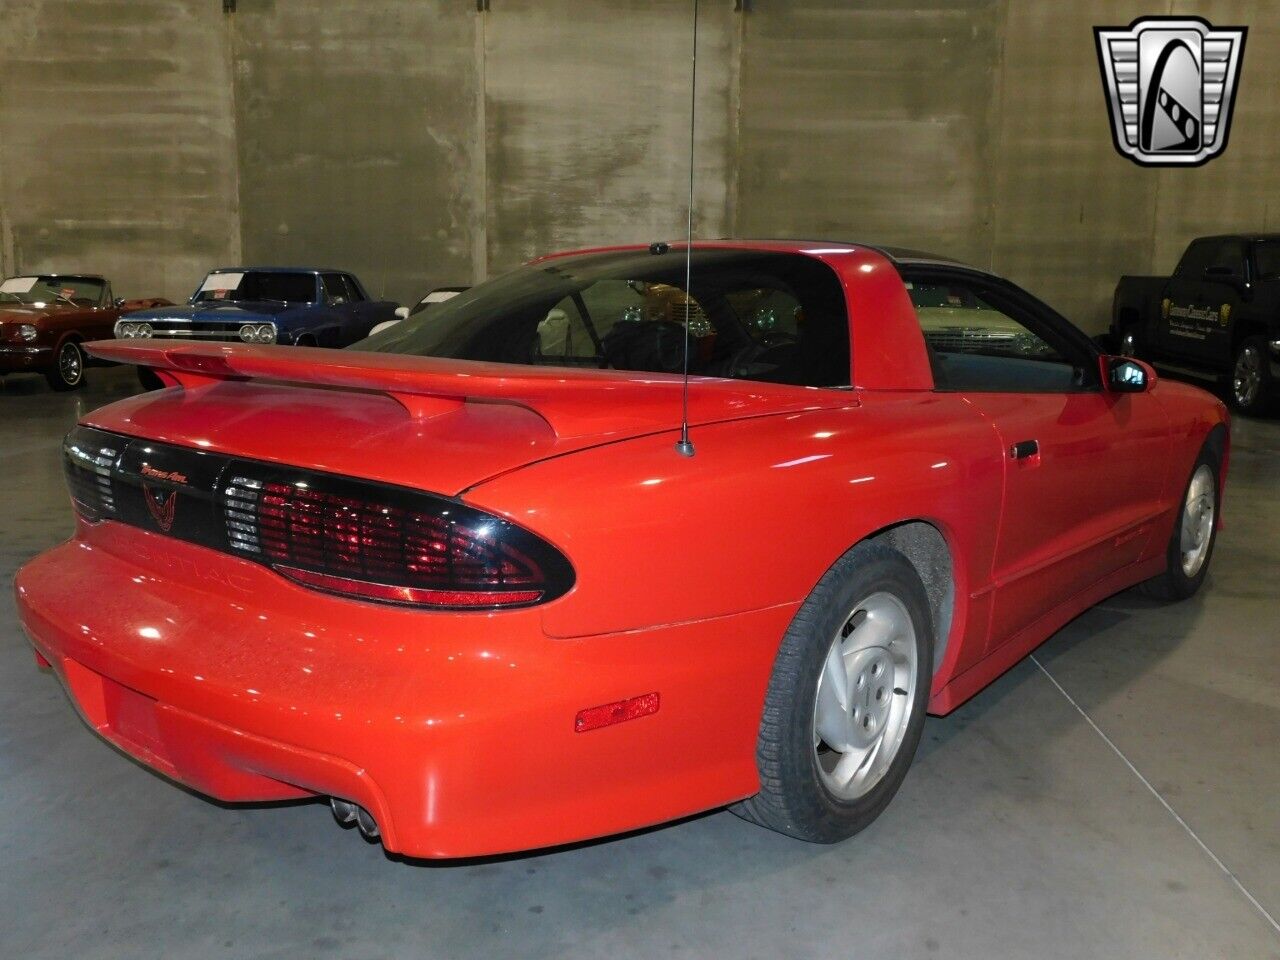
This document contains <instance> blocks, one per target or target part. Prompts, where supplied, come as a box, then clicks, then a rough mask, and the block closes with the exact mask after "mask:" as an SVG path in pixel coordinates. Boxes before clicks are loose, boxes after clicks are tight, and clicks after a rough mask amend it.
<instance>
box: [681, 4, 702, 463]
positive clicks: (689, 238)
mask: <svg viewBox="0 0 1280 960" xmlns="http://www.w3.org/2000/svg"><path fill="white" fill-rule="evenodd" d="M691 60H692V62H691V65H690V69H689V209H688V219H687V221H686V223H685V235H684V295H685V308H684V382H683V384H682V385H681V387H680V439H679V440H677V441H676V452H677V453H678V454H680V456H682V457H692V456H693V441H692V440H690V439H689V322H690V320H691V319H692V317H693V289H692V285H691V284H692V280H693V158H694V147H695V145H696V132H697V126H696V124H695V120H696V118H697V115H698V0H693V56H692V58H691Z"/></svg>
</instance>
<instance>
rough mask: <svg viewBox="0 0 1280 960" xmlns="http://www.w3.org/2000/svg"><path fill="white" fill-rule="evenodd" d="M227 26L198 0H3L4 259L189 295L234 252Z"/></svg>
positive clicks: (136, 290) (0, 253)
mask: <svg viewBox="0 0 1280 960" xmlns="http://www.w3.org/2000/svg"><path fill="white" fill-rule="evenodd" d="M224 31H225V28H224V25H223V23H222V12H221V8H220V6H219V5H218V4H215V3H210V2H209V0H181V2H175V0H129V2H128V3H87V2H70V0H0V261H2V262H0V266H2V267H3V269H4V271H5V272H6V273H13V272H15V271H17V270H19V269H20V270H46V271H52V270H62V271H65V272H72V271H77V270H80V271H86V272H91V273H102V274H106V275H107V276H108V277H110V278H111V279H112V280H113V281H114V284H115V290H116V293H117V295H121V296H145V295H151V294H163V295H166V296H169V297H171V298H174V299H185V298H186V297H187V296H188V295H189V294H190V293H191V291H192V289H194V287H195V285H196V283H197V281H198V280H199V278H200V277H202V276H203V275H204V271H205V270H206V269H207V268H208V266H209V265H210V264H211V263H217V262H226V261H235V260H238V259H239V256H240V225H239V216H238V209H239V192H238V189H237V186H236V162H235V133H234V124H233V120H232V112H231V77H230V71H229V68H228V51H227V48H226V39H225V32H224Z"/></svg>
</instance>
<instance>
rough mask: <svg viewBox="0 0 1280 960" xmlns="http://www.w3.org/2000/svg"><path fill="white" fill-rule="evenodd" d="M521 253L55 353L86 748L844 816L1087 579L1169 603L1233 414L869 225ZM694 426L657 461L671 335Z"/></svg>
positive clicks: (489, 815) (322, 788) (572, 829)
mask: <svg viewBox="0 0 1280 960" xmlns="http://www.w3.org/2000/svg"><path fill="white" fill-rule="evenodd" d="M689 257H690V264H689V266H690V269H691V276H692V282H691V283H690V284H688V287H687V288H686V284H685V269H686V263H685V258H686V251H685V249H684V247H683V246H682V245H679V244H675V245H671V246H668V245H667V244H654V245H653V246H652V247H626V248H610V249H600V250H591V251H584V252H577V253H569V254H563V255H558V256H553V257H548V258H544V259H541V260H538V261H535V262H533V263H531V264H528V265H526V266H524V267H521V268H519V269H517V270H515V271H514V272H512V273H509V274H506V275H505V276H502V277H499V278H497V279H494V280H492V281H489V282H487V283H483V284H481V285H479V286H476V287H473V288H472V289H470V290H468V291H466V292H465V293H463V294H461V295H459V296H458V297H455V298H454V299H452V300H450V301H449V302H448V303H444V304H440V305H439V306H437V307H435V308H433V309H432V310H431V311H429V312H427V313H425V314H423V315H421V316H420V317H417V318H410V319H409V320H406V321H403V322H401V323H399V324H397V325H395V326H394V327H392V328H390V329H388V330H387V331H385V332H383V333H380V334H378V335H377V336H375V337H373V338H371V339H369V340H366V341H362V342H361V343H360V344H358V345H357V349H349V350H346V351H342V352H337V351H328V350H313V349H305V348H287V349H283V348H278V347H268V346H256V345H239V344H236V345H231V344H193V343H190V342H185V341H163V340H153V341H144V342H121V341H113V342H106V343H97V344H91V345H90V346H89V350H90V351H91V352H92V353H95V354H97V355H98V356H99V357H102V358H104V359H107V360H114V361H118V362H123V363H134V364H140V365H144V366H147V367H150V368H152V369H154V370H155V371H156V372H157V373H158V374H159V375H160V377H161V378H163V379H164V381H165V382H166V383H167V384H168V385H169V386H168V389H165V390H161V391H159V392H155V393H148V394H144V395H142V396H137V397H133V398H131V399H127V400H123V401H120V402H117V403H114V404H112V405H110V406H107V407H104V408H103V409H101V410H97V411H95V412H93V413H91V414H89V415H88V416H86V417H85V419H84V420H83V422H82V423H81V424H80V425H79V426H78V427H76V428H75V429H74V430H73V431H72V432H71V433H70V435H68V437H67V439H66V443H65V447H64V453H65V463H66V474H67V479H68V483H69V486H70V490H71V497H72V501H73V503H74V507H75V511H76V514H77V517H78V522H77V529H76V532H75V535H74V537H73V538H72V539H71V540H69V541H68V542H66V543H64V544H63V545H61V546H59V547H56V548H54V549H53V550H50V551H49V552H47V553H45V554H43V555H41V556H40V557H37V558H36V559H35V560H33V561H31V563H29V564H28V565H27V566H26V567H25V568H23V570H22V571H21V572H20V573H19V575H18V578H17V583H16V589H17V600H18V607H19V610H20V613H21V619H22V622H23V624H24V626H25V627H26V630H27V631H28V632H29V634H30V637H31V639H32V641H33V643H34V645H35V651H36V656H37V660H38V661H39V662H40V663H41V664H45V665H49V666H52V668H53V670H54V671H55V672H56V673H57V675H58V676H59V678H60V679H61V680H62V681H63V682H64V683H65V684H66V686H67V689H68V690H69V691H70V694H71V697H72V699H73V700H74V701H75V703H76V705H77V706H78V708H79V709H80V711H81V712H82V714H83V715H84V718H85V719H86V721H87V722H88V723H89V725H90V726H92V727H93V729H94V730H96V731H97V732H98V733H100V734H101V735H102V736H104V737H105V738H107V739H108V740H110V741H111V742H112V743H114V744H116V745H117V746H119V747H120V748H122V749H123V750H125V751H127V752H128V753H130V754H132V755H133V756H134V757H137V758H138V759H139V760H141V761H142V762H143V763H145V764H147V765H149V766H151V767H153V768H155V769H156V770H159V771H160V772H162V773H164V774H166V775H168V776H169V777H172V778H173V779H175V780H178V781H181V782H182V783H185V784H187V785H189V786H190V787H192V788H194V789H195V790H198V791H200V792H202V793H205V794H208V795H210V796H213V797H217V798H219V799H222V800H230V801H260V800H278V799H285V798H303V797H312V796H320V797H327V798H331V800H332V804H333V808H334V812H335V813H336V814H337V815H338V818H339V819H340V820H342V821H344V822H356V823H358V824H359V826H360V828H361V830H362V831H363V832H364V833H365V835H366V836H368V837H375V836H376V837H380V838H381V841H382V843H383V844H384V845H385V847H386V848H387V849H388V850H389V851H396V852H399V853H402V854H405V855H409V856H414V857H466V856H474V855H479V854H491V853H497V852H502V851H513V850H519V849H525V848H532V847H541V846H547V845H553V844H561V843H565V842H568V841H575V840H581V839H584V838H589V837H598V836H602V835H606V834H611V833H616V832H619V831H625V830H629V829H632V828H636V827H641V826H644V825H647V824H654V823H659V822H661V821H665V820H670V819H673V818H676V817H680V816H683V815H686V814H690V813H694V812H696V811H701V810H706V809H709V808H713V807H718V806H722V805H726V804H733V805H734V810H735V811H737V812H738V813H740V814H741V815H743V816H745V817H748V818H750V819H751V820H754V821H756V822H758V823H761V824H763V825H765V826H768V827H772V828H774V829H776V830H780V831H783V832H785V833H787V834H790V835H792V836H795V837H799V838H803V839H805V840H812V841H823V842H829V841H834V840H839V839H841V838H844V837H847V836H850V835H852V834H853V833H855V832H857V831H858V830H859V829H861V828H862V827H864V826H865V825H866V824H868V823H869V822H870V821H871V820H872V819H873V818H875V817H876V816H877V815H878V814H879V813H880V811H881V810H883V809H884V807H885V805H886V804H887V803H888V802H889V800H890V798H891V797H892V796H893V794H894V792H895V791H896V790H897V789H898V787H899V785H900V784H901V782H902V779H903V777H904V776H905V774H906V772H907V767H908V766H909V765H910V763H911V760H912V756H913V754H914V752H915V749H916V744H917V741H918V740H919V738H920V732H921V727H922V725H923V723H924V717H925V712H926V711H930V712H933V713H938V714H945V713H947V712H948V711H950V710H952V709H954V708H955V707H956V706H957V705H958V704H960V703H962V702H963V701H964V700H965V699H966V698H968V697H971V696H973V694H974V693H976V692H977V691H978V690H980V689H981V688H982V687H983V686H984V685H985V684H987V683H989V682H990V681H991V680H992V679H993V678H994V677H996V676H998V675H999V674H1000V673H1002V672H1003V671H1005V670H1006V669H1008V668H1009V667H1010V666H1011V665H1012V664H1014V663H1015V662H1017V661H1018V660H1019V659H1020V658H1022V657H1024V656H1025V655H1026V654H1027V653H1028V651H1030V650H1032V649H1033V648H1034V647H1035V646H1036V645H1037V644H1039V643H1040V642H1041V641H1042V640H1044V639H1045V638H1046V637H1047V636H1048V635H1049V634H1050V633H1052V632H1053V631H1055V630H1057V629H1058V628H1059V627H1060V626H1062V625H1063V624H1064V623H1066V622H1067V621H1068V620H1070V619H1071V618H1072V617H1074V616H1075V615H1076V614H1078V613H1080V612H1081V611H1082V610H1084V609H1085V608H1086V607H1088V606H1089V605H1090V604H1093V603H1096V602H1097V601H1099V600H1101V599H1102V598H1104V597H1106V596H1108V595H1109V594H1112V593H1115V592H1116V591H1118V590H1121V589H1124V588H1126V587H1129V586H1132V585H1134V584H1139V583H1142V584H1145V586H1146V589H1147V590H1148V592H1150V593H1153V594H1155V595H1157V596H1160V597H1164V598H1168V599H1179V598H1184V597H1187V596H1190V595H1191V594H1192V593H1194V592H1195V591H1196V590H1197V589H1198V588H1199V587H1200V585H1201V584H1202V583H1203V581H1204V579H1205V575H1206V572H1207V570H1208V566H1209V561H1210V557H1211V555H1212V552H1213V544H1214V534H1215V529H1216V525H1217V523H1216V522H1217V519H1218V516H1219V511H1220V505H1221V496H1222V485H1223V481H1224V479H1225V476H1226V469H1227V455H1228V432H1227V427H1228V424H1227V415H1226V412H1225V410H1224V408H1223V406H1222V404H1220V403H1219V402H1217V401H1216V400H1215V399H1213V398H1212V397H1210V396H1209V395H1208V394H1205V393H1202V392H1201V391H1199V390H1196V389H1193V388H1191V387H1187V386H1183V385H1181V384H1178V383H1172V382H1166V381H1160V382H1158V383H1157V381H1156V375H1155V373H1154V372H1153V371H1152V370H1151V368H1150V367H1148V366H1147V365H1145V364H1143V363H1140V362H1138V361H1135V360H1132V359H1127V358H1117V357H1107V356H1103V355H1101V354H1100V353H1099V352H1098V349H1097V348H1096V347H1095V345H1094V344H1093V342H1092V341H1090V339H1089V338H1088V337H1086V336H1085V335H1084V334H1082V333H1081V332H1080V331H1078V330H1077V329H1076V328H1075V327H1073V326H1072V325H1071V324H1070V323H1068V322H1067V321H1066V320H1064V319H1063V318H1062V317H1060V316H1059V315H1058V314H1056V313H1055V312H1054V311H1053V310H1051V309H1049V308H1048V307H1047V306H1045V305H1044V304H1043V303H1041V302H1040V301H1038V300H1036V299H1035V298H1034V297H1032V296H1030V295H1029V294H1027V293H1025V292H1024V291H1022V290H1020V289H1019V288H1018V287H1016V286H1014V285H1013V284H1011V283H1009V282H1007V281H1005V280H1002V279H1000V278H999V277H996V276H992V275H991V274H989V273H986V272H983V271H980V270H975V269H972V268H969V267H965V266H962V265H960V264H957V263H954V262H951V261H947V260H944V259H939V258H935V257H930V256H926V255H923V254H917V253H912V252H909V251H901V250H893V249H879V248H875V247H871V246H866V245H856V244H835V243H803V242H793V241H789V242H773V241H767V242H766V241H762V242H745V241H719V242H707V243H697V244H695V245H694V247H693V249H692V251H691V252H690V253H689ZM686 339H687V341H688V354H687V356H688V363H689V368H690V374H691V378H690V382H689V385H688V423H689V436H690V440H691V442H692V455H688V454H689V452H690V451H689V450H688V449H687V448H686V449H680V448H678V447H677V440H678V438H679V436H680V431H679V428H680V424H681V409H682V403H681V390H682V383H681V381H682V377H681V372H682V370H683V364H684V361H685V356H686V353H685V343H686Z"/></svg>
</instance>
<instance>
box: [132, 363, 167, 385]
mask: <svg viewBox="0 0 1280 960" xmlns="http://www.w3.org/2000/svg"><path fill="white" fill-rule="evenodd" d="M138 383H140V384H142V389H143V390H163V389H164V381H163V380H161V379H160V374H158V373H156V372H155V371H154V370H152V369H151V368H150V367H138Z"/></svg>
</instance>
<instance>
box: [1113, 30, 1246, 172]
mask: <svg viewBox="0 0 1280 960" xmlns="http://www.w3.org/2000/svg"><path fill="white" fill-rule="evenodd" d="M1247 32H1248V28H1247V27H1220V28H1217V29H1215V28H1214V27H1213V26H1211V25H1210V24H1209V22H1208V21H1207V20H1201V19H1200V18H1199V17H1140V18H1139V19H1137V20H1135V21H1133V23H1131V24H1129V26H1128V27H1127V28H1126V27H1094V28H1093V35H1094V38H1095V39H1096V40H1097V43H1098V63H1099V65H1100V66H1101V68H1102V86H1103V90H1104V92H1105V93H1106V95H1107V109H1108V110H1109V111H1110V113H1111V138H1112V140H1113V141H1114V142H1115V146H1116V150H1118V151H1119V152H1120V155H1121V156H1125V157H1128V158H1129V159H1130V160H1132V161H1133V162H1134V163H1139V164H1141V165H1143V166H1144V167H1174V166H1183V167H1194V166H1199V165H1200V164H1202V163H1207V162H1208V161H1210V160H1212V159H1213V158H1214V157H1216V156H1217V155H1218V154H1220V153H1222V151H1223V150H1225V149H1226V147H1227V133H1228V132H1229V130H1230V127H1231V108H1232V107H1233V106H1234V105H1235V98H1236V80H1237V79H1238V78H1239V76H1240V59H1241V56H1242V55H1243V53H1244V39H1245V34H1246V33H1247Z"/></svg>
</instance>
